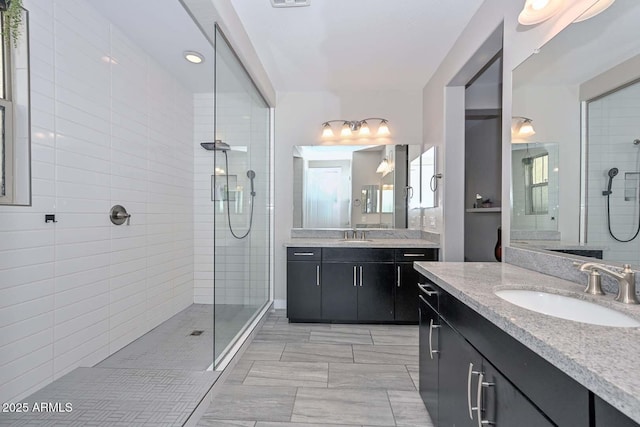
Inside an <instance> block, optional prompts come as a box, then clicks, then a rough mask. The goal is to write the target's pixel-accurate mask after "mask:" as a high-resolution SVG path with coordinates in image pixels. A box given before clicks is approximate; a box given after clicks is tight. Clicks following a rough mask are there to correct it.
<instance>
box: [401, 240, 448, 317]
mask: <svg viewBox="0 0 640 427" xmlns="http://www.w3.org/2000/svg"><path fill="white" fill-rule="evenodd" d="M437 260H438V250H437V249H432V248H423V249H410V248H404V249H396V250H395V265H396V279H395V280H396V284H395V286H394V288H393V289H394V298H393V301H394V319H395V320H396V321H397V322H407V323H417V322H418V287H417V286H416V285H417V284H418V282H419V281H420V277H421V276H420V273H418V272H417V271H416V269H415V268H413V263H414V261H437Z"/></svg>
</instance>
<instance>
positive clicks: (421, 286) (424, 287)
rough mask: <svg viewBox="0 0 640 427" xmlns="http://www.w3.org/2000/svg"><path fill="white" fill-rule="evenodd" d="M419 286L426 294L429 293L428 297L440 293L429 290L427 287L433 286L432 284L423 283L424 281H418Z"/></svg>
mask: <svg viewBox="0 0 640 427" xmlns="http://www.w3.org/2000/svg"><path fill="white" fill-rule="evenodd" d="M418 287H419V288H420V289H421V290H422V292H424V293H425V294H427V296H428V297H431V296H434V295H438V291H429V290H427V287H429V288H431V286H429V285H426V284H425V285H423V284H422V283H418ZM431 289H433V288H431Z"/></svg>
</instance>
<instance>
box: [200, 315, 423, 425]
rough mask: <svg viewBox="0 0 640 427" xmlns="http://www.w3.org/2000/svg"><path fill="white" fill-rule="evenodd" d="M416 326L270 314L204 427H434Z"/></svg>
mask: <svg viewBox="0 0 640 427" xmlns="http://www.w3.org/2000/svg"><path fill="white" fill-rule="evenodd" d="M417 384H418V328H417V327H416V326H395V325H394V326H383V325H330V324H290V323H288V322H287V319H286V317H285V313H284V311H275V312H272V313H270V314H269V317H268V319H267V320H266V321H265V323H264V325H263V326H262V328H261V330H260V331H258V333H257V334H256V336H255V338H254V340H253V341H252V342H251V344H250V345H249V347H248V348H247V350H246V351H245V353H244V354H243V355H242V357H241V359H240V360H239V361H238V363H237V364H236V365H235V366H234V367H233V368H231V371H230V372H229V373H228V376H227V377H226V379H225V380H224V382H223V383H222V384H216V389H217V394H216V395H215V397H214V399H213V402H212V403H211V405H210V406H209V408H208V409H207V411H206V413H205V414H204V415H203V416H202V418H201V419H200V421H199V423H198V426H201V427H204V426H216V427H224V426H247V427H275V426H282V427H287V426H288V427H318V426H322V425H327V426H329V425H331V426H333V427H336V426H337V425H338V426H351V427H353V426H407V427H411V426H424V427H432V426H433V424H432V423H431V419H430V418H429V414H428V413H427V411H426V409H425V408H424V405H423V403H422V400H421V399H420V395H419V394H418V391H417V389H418V385H417Z"/></svg>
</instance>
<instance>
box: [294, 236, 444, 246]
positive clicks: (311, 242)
mask: <svg viewBox="0 0 640 427" xmlns="http://www.w3.org/2000/svg"><path fill="white" fill-rule="evenodd" d="M284 246H285V247H308V248H330V247H331V248H439V247H440V245H439V244H437V243H433V242H430V241H428V240H424V239H371V240H368V241H367V240H350V241H344V240H341V239H307V238H293V239H290V240H288V241H287V242H285V243H284Z"/></svg>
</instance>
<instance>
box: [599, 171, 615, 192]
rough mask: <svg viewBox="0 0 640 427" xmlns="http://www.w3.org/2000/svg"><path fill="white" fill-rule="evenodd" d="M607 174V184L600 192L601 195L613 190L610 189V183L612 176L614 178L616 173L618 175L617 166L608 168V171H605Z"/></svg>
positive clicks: (611, 182)
mask: <svg viewBox="0 0 640 427" xmlns="http://www.w3.org/2000/svg"><path fill="white" fill-rule="evenodd" d="M607 175H609V183H608V184H607V189H606V190H605V191H603V192H602V195H603V196H608V195H610V194H611V193H613V191H611V185H612V184H613V178H615V177H616V175H618V168H611V169H609V172H607Z"/></svg>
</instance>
